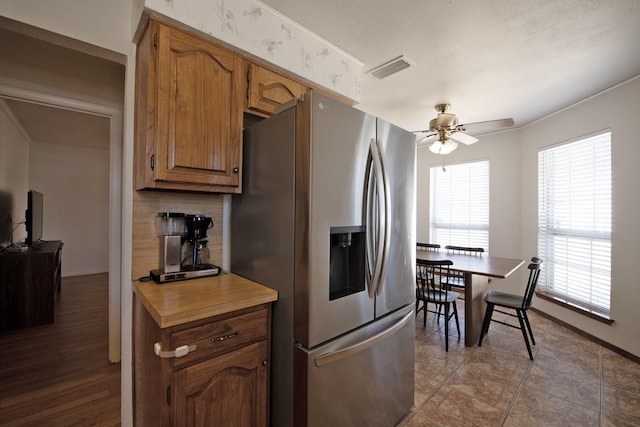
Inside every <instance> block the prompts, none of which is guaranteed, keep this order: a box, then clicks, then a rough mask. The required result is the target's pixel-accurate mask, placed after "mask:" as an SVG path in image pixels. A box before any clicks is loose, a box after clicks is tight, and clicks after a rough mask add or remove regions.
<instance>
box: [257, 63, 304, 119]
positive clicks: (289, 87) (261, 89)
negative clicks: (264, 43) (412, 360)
mask: <svg viewBox="0 0 640 427" xmlns="http://www.w3.org/2000/svg"><path fill="white" fill-rule="evenodd" d="M248 81H249V91H248V95H247V108H248V109H249V110H255V111H259V112H262V113H267V114H269V115H271V114H273V113H274V112H275V109H276V108H277V107H278V106H279V105H282V104H284V103H286V102H287V101H290V100H291V99H293V98H299V97H300V96H302V94H303V93H304V92H305V91H306V89H307V88H306V87H305V86H304V85H302V84H300V83H298V82H296V81H293V80H291V79H288V78H286V77H284V76H281V75H280V74H277V73H274V72H273V71H269V70H267V69H265V68H262V67H259V66H257V65H254V64H249V77H248Z"/></svg>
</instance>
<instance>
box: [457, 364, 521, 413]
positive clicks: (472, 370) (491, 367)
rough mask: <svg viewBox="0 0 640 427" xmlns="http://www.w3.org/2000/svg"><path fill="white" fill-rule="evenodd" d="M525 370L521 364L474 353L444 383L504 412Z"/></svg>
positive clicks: (509, 404)
mask: <svg viewBox="0 0 640 427" xmlns="http://www.w3.org/2000/svg"><path fill="white" fill-rule="evenodd" d="M526 372H527V369H526V366H525V365H524V364H523V363H520V362H517V361H515V362H514V361H510V360H505V359H501V358H498V357H494V355H492V354H490V353H480V352H476V353H474V354H473V355H471V357H470V358H469V359H468V360H467V361H465V363H463V364H462V366H460V368H458V369H457V370H456V371H455V373H454V374H453V375H452V376H451V377H449V379H448V380H447V385H448V386H450V387H453V388H454V389H456V390H457V391H458V392H460V393H464V394H467V395H469V396H472V397H474V398H476V399H479V400H481V401H482V402H484V403H487V404H489V405H491V406H493V407H496V408H498V409H502V410H504V411H506V410H507V409H509V407H510V406H511V402H512V400H513V399H514V397H515V394H516V392H517V390H518V388H519V386H520V383H521V382H522V380H523V378H524V375H525V374H526Z"/></svg>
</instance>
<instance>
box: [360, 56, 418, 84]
mask: <svg viewBox="0 0 640 427" xmlns="http://www.w3.org/2000/svg"><path fill="white" fill-rule="evenodd" d="M413 65H416V64H415V63H414V62H413V61H412V60H410V59H409V58H407V57H405V56H398V57H397V58H395V59H392V60H391V61H389V62H385V63H384V64H382V65H380V66H378V67H376V68H374V69H372V70H369V71H367V74H370V75H372V76H373V77H375V78H378V79H384V78H385V77H389V76H390V75H392V74H395V73H397V72H398V71H402V70H404V69H405V68H409V67H411V66H413Z"/></svg>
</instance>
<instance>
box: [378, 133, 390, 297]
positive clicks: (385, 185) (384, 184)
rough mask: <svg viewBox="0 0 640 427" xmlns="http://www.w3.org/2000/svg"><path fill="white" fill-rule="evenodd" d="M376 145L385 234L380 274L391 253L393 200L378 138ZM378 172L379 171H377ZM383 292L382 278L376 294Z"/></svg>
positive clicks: (382, 243) (381, 249)
mask: <svg viewBox="0 0 640 427" xmlns="http://www.w3.org/2000/svg"><path fill="white" fill-rule="evenodd" d="M376 147H377V152H378V162H379V163H380V172H379V175H378V176H379V177H380V178H379V181H381V183H380V188H381V189H382V195H381V197H380V204H381V206H380V209H381V210H382V211H383V215H381V216H382V217H383V218H384V223H383V224H382V227H383V232H384V234H383V236H382V242H381V244H380V250H379V252H378V256H379V257H381V258H382V260H381V266H380V273H379V274H380V275H382V272H383V271H384V265H385V263H386V262H387V257H388V255H389V244H390V241H391V215H390V213H389V209H390V206H391V200H390V196H389V178H388V177H387V171H386V169H385V166H384V156H383V153H382V147H381V146H380V141H379V140H376ZM376 174H378V172H376ZM381 293H382V279H379V280H378V286H377V288H376V295H380V294H381Z"/></svg>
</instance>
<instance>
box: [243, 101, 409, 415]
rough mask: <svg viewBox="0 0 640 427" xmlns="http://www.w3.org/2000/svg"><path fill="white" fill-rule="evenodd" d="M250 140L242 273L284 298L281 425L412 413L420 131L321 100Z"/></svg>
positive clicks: (280, 312)
mask: <svg viewBox="0 0 640 427" xmlns="http://www.w3.org/2000/svg"><path fill="white" fill-rule="evenodd" d="M296 101H297V102H293V103H291V105H290V107H289V108H286V109H284V110H283V111H281V112H279V113H278V114H276V115H274V116H273V117H271V118H268V119H266V120H263V121H261V122H259V123H257V124H255V125H253V126H251V127H248V128H247V129H245V131H244V154H243V159H244V160H243V177H242V181H243V184H242V186H243V192H242V194H241V195H236V196H233V202H232V210H231V270H232V271H233V272H234V273H236V274H239V275H241V276H244V277H247V278H249V279H252V280H254V281H257V282H259V283H262V284H264V285H266V286H269V287H271V288H274V289H276V290H277V291H278V301H277V302H276V303H274V306H273V327H272V352H271V394H270V398H271V410H270V413H271V425H272V426H277V427H283V426H285V427H286V426H296V427H298V426H323V427H324V426H329V425H330V426H365V425H366V426H368V427H371V426H384V427H389V426H393V425H395V424H396V423H397V422H398V421H400V420H401V419H402V417H403V416H404V415H405V414H406V413H407V412H408V411H409V410H410V408H411V406H412V405H413V393H414V358H415V356H414V348H415V342H414V338H415V336H414V333H415V331H414V324H415V319H414V317H415V316H414V301H415V291H414V289H415V282H414V281H415V243H416V242H415V187H416V186H415V180H416V178H415V169H416V165H415V163H416V159H415V154H416V144H415V136H414V135H413V134H411V133H409V132H407V131H405V130H403V129H401V128H399V127H396V126H394V125H391V124H390V123H387V122H384V121H383V120H380V119H377V118H376V117H373V116H371V115H368V114H365V113H363V112H362V111H359V110H357V109H355V108H352V107H350V106H347V105H344V104H341V103H339V102H337V101H335V100H333V99H330V98H328V97H326V96H323V95H321V94H319V93H315V92H307V93H306V94H305V95H304V96H303V98H302V99H301V100H296Z"/></svg>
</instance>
